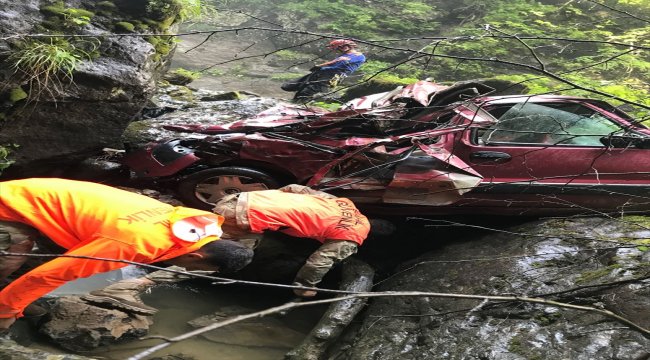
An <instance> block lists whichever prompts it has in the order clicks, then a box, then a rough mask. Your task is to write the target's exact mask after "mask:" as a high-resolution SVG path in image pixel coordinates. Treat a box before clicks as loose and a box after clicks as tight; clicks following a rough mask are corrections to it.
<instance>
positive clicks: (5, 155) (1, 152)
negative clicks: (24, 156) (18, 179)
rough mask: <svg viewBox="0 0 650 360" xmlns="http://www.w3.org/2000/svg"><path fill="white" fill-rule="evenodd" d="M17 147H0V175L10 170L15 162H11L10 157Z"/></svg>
mask: <svg viewBox="0 0 650 360" xmlns="http://www.w3.org/2000/svg"><path fill="white" fill-rule="evenodd" d="M16 147H17V145H14V144H12V145H4V146H0V174H2V170H4V169H6V168H8V167H9V166H11V164H13V163H14V162H15V161H13V160H9V155H10V154H11V151H12V150H13V148H16Z"/></svg>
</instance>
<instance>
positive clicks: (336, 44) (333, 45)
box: [327, 39, 357, 50]
mask: <svg viewBox="0 0 650 360" xmlns="http://www.w3.org/2000/svg"><path fill="white" fill-rule="evenodd" d="M341 46H350V47H356V46H357V43H355V42H354V41H352V40H348V39H338V40H332V41H330V43H329V44H328V45H327V48H328V49H330V50H336V49H338V48H340V47H341Z"/></svg>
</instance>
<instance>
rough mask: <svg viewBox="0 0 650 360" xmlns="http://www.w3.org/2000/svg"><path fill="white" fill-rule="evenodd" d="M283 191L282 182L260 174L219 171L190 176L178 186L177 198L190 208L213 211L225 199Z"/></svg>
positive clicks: (237, 169)
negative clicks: (249, 192) (256, 193)
mask: <svg viewBox="0 0 650 360" xmlns="http://www.w3.org/2000/svg"><path fill="white" fill-rule="evenodd" d="M279 187H280V183H279V181H277V180H276V179H274V178H273V177H272V176H271V175H269V174H267V173H264V172H261V171H259V170H255V169H250V168H244V167H234V166H229V167H220V168H212V169H206V170H201V171H198V172H195V173H194V174H191V175H188V176H186V177H184V178H182V179H181V180H180V183H179V184H178V197H179V198H180V200H181V201H182V202H183V203H184V204H185V205H187V206H189V207H194V208H197V209H203V210H212V208H213V207H214V204H215V203H216V202H217V201H219V200H220V199H221V198H223V197H224V196H226V195H230V194H237V193H240V192H246V191H255V190H268V189H276V188H279Z"/></svg>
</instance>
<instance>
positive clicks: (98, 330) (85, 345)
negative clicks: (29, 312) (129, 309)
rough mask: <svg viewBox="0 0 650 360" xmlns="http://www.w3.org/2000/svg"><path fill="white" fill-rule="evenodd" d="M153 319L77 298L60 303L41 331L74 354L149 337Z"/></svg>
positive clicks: (58, 301) (54, 306)
mask: <svg viewBox="0 0 650 360" xmlns="http://www.w3.org/2000/svg"><path fill="white" fill-rule="evenodd" d="M150 325H151V320H150V318H148V317H146V316H141V315H133V314H127V313H125V312H122V311H119V310H111V309H106V308H101V307H97V306H93V305H90V304H88V303H86V302H85V301H83V300H81V299H80V298H79V297H77V296H66V297H61V298H58V299H56V301H54V305H53V306H52V307H51V309H50V313H49V314H48V318H47V319H45V321H44V322H43V323H42V324H41V326H40V328H39V331H40V333H42V334H43V335H45V336H47V337H48V338H49V339H50V340H51V341H52V342H53V343H55V344H57V345H58V346H60V347H62V348H64V349H66V350H70V351H88V350H91V349H95V348H97V347H100V346H104V345H109V344H114V343H117V342H121V341H128V340H135V339H137V338H139V337H141V336H144V335H146V334H147V332H148V330H149V326H150Z"/></svg>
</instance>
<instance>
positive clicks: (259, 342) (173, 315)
mask: <svg viewBox="0 0 650 360" xmlns="http://www.w3.org/2000/svg"><path fill="white" fill-rule="evenodd" d="M142 298H143V300H144V301H145V302H146V303H147V304H148V305H151V306H154V307H156V308H158V309H159V312H158V313H157V314H156V315H155V316H154V317H153V321H154V324H153V325H152V326H151V328H150V331H149V335H160V336H165V337H174V336H178V335H181V334H184V333H186V332H189V331H192V330H194V329H195V328H193V327H191V326H190V325H188V321H190V320H193V319H196V318H198V317H201V316H204V315H209V314H213V313H215V312H220V311H223V310H224V309H233V308H235V307H236V308H238V310H245V311H244V312H245V313H251V312H255V311H259V310H263V309H266V308H268V307H272V306H277V305H280V304H283V303H284V302H286V301H287V300H289V299H290V297H289V296H286V298H285V297H284V296H283V295H282V294H279V293H277V292H274V291H270V292H269V290H268V289H250V288H229V287H228V286H222V285H219V286H210V287H206V286H201V287H198V286H160V287H157V288H154V289H153V291H152V292H151V293H150V294H146V295H144V296H143V297H142ZM239 308H242V309H239ZM323 310H324V309H323V307H320V308H305V309H302V308H300V309H295V310H294V311H291V312H289V313H288V314H286V315H285V316H280V315H271V316H268V317H265V318H261V319H256V320H253V321H249V322H245V323H240V324H233V325H230V326H226V327H224V328H221V329H216V330H213V331H211V332H209V333H206V334H204V335H198V336H196V337H194V338H191V339H188V340H185V341H182V342H179V343H177V344H174V345H172V346H169V347H167V348H165V349H163V350H161V351H159V352H157V353H156V354H154V355H152V356H151V357H149V358H154V357H159V356H164V355H176V356H179V359H197V360H210V359H220V360H244V359H246V360H276V359H282V357H283V356H284V354H285V353H287V352H288V351H289V350H290V349H291V348H293V347H294V346H296V345H298V344H299V343H300V342H301V341H302V339H303V337H304V336H305V335H306V334H307V333H308V332H309V331H310V330H311V328H312V327H313V326H314V325H315V324H316V322H317V321H318V319H319V318H320V315H321V313H322V311H323ZM159 343H160V340H155V339H152V340H142V341H134V342H129V343H126V344H123V345H115V346H111V347H110V348H106V349H101V350H100V351H96V352H93V353H92V354H93V355H95V356H98V357H99V356H101V357H104V358H106V359H115V360H117V359H127V358H128V357H129V356H132V355H134V354H136V353H139V352H141V351H144V350H145V349H147V348H149V347H151V346H154V345H157V344H159Z"/></svg>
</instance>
